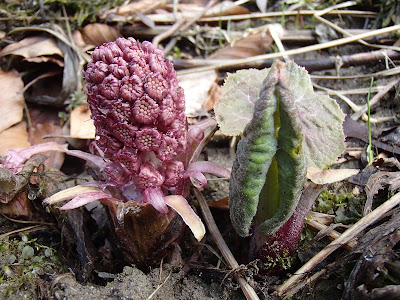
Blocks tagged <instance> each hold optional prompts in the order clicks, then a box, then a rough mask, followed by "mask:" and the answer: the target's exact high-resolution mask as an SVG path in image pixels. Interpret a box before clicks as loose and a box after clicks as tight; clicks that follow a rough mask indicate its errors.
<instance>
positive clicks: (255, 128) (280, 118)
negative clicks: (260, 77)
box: [217, 61, 344, 236]
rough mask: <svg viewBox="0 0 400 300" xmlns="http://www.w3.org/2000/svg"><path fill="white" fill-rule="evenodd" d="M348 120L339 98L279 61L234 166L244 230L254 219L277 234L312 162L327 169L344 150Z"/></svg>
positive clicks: (235, 202)
mask: <svg viewBox="0 0 400 300" xmlns="http://www.w3.org/2000/svg"><path fill="white" fill-rule="evenodd" d="M239 88H240V87H239ZM217 118H218V117H217ZM343 119H344V115H343V113H342V112H341V111H340V109H339V107H338V105H337V103H336V102H335V101H334V100H332V99H331V98H329V97H327V96H320V95H316V94H315V93H314V92H313V89H312V85H311V81H310V79H309V76H308V74H307V72H306V71H305V70H304V69H303V68H300V67H298V66H296V65H295V64H294V63H288V64H284V63H282V62H280V61H277V62H275V63H274V65H273V66H272V67H271V69H270V72H269V73H268V76H267V78H266V79H265V81H264V83H263V85H262V89H261V93H260V97H259V100H258V101H257V102H256V104H255V110H254V114H253V118H252V120H251V121H250V122H249V123H248V124H247V126H246V128H245V129H244V132H243V137H242V140H241V141H240V143H239V144H238V149H237V155H236V160H235V162H234V164H233V168H232V175H231V184H230V195H229V198H230V199H229V201H230V212H231V220H232V224H233V226H234V228H235V230H236V231H237V232H238V234H239V235H241V236H247V235H249V233H250V228H251V226H252V222H253V221H254V225H255V226H257V227H258V229H259V231H260V232H262V233H263V234H274V233H275V232H276V231H277V230H278V229H279V228H280V227H281V226H282V225H283V224H284V223H285V222H286V221H287V220H288V219H289V218H290V216H291V215H292V214H293V212H294V210H295V208H296V206H297V203H298V200H299V198H300V196H301V192H302V188H303V185H304V182H305V180H306V170H307V167H308V166H317V167H320V168H325V167H326V166H327V165H329V164H330V163H332V162H334V161H335V160H336V158H337V156H339V155H340V154H341V152H342V151H343V149H344V135H343V132H342V127H341V126H342V122H343ZM253 219H254V220H253Z"/></svg>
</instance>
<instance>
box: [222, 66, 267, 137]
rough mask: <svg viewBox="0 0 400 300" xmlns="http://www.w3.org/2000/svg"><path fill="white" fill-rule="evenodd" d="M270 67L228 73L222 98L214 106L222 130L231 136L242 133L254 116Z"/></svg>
mask: <svg viewBox="0 0 400 300" xmlns="http://www.w3.org/2000/svg"><path fill="white" fill-rule="evenodd" d="M268 72H269V69H263V70H257V69H249V70H239V71H237V72H236V73H234V74H230V73H229V74H228V77H227V79H226V80H225V83H224V86H223V90H222V95H221V98H220V99H219V100H218V102H217V103H216V104H215V106H214V111H215V114H216V116H217V121H218V124H219V126H220V129H221V131H222V132H223V133H224V134H226V135H229V136H235V135H240V134H241V133H242V132H243V130H244V128H245V126H246V125H247V124H248V123H249V122H250V120H251V119H252V117H253V112H254V105H255V103H256V101H257V100H258V98H259V94H260V90H261V86H262V83H263V81H264V79H265V77H267V75H268Z"/></svg>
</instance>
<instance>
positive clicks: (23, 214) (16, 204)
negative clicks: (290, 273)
mask: <svg viewBox="0 0 400 300" xmlns="http://www.w3.org/2000/svg"><path fill="white" fill-rule="evenodd" d="M31 211H32V209H31V201H30V200H29V199H28V197H27V195H26V192H25V191H22V192H20V193H18V194H17V195H16V196H15V197H14V198H13V199H12V200H11V201H10V202H8V203H0V213H2V214H3V215H6V216H8V217H18V218H28V217H29V216H30V214H31Z"/></svg>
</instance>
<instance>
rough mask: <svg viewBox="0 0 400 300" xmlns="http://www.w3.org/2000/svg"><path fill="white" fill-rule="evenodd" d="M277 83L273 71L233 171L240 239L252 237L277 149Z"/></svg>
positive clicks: (232, 214) (232, 188) (234, 211)
mask: <svg viewBox="0 0 400 300" xmlns="http://www.w3.org/2000/svg"><path fill="white" fill-rule="evenodd" d="M277 80H278V79H277V77H276V74H274V73H273V72H272V71H271V72H270V75H268V77H267V79H266V80H265V84H264V88H263V90H262V91H261V93H260V99H259V100H258V101H257V102H256V105H255V111H254V115H253V119H252V120H251V121H250V123H249V124H248V125H247V126H246V128H245V129H244V132H243V138H242V139H241V141H240V142H239V144H238V148H237V152H236V159H235V162H234V164H233V167H232V173H231V181H230V191H229V207H230V217H231V222H232V225H233V227H234V228H235V230H236V232H237V233H238V234H239V235H241V236H247V235H249V233H250V227H251V224H252V221H253V218H254V216H255V214H256V212H257V206H258V201H259V195H260V192H261V190H262V187H263V186H264V184H265V178H266V174H267V172H268V169H269V166H270V164H271V162H272V159H273V157H274V155H275V152H276V148H277V140H276V138H275V127H274V118H273V115H274V113H275V111H276V108H277V98H276V96H275V94H274V90H275V85H276V82H277ZM255 174H256V175H257V176H254V175H255Z"/></svg>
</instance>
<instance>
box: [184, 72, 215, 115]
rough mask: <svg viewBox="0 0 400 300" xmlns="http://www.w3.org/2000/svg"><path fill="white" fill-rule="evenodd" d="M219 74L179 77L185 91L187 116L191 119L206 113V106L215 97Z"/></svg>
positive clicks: (204, 73)
mask: <svg viewBox="0 0 400 300" xmlns="http://www.w3.org/2000/svg"><path fill="white" fill-rule="evenodd" d="M217 79H218V73H217V72H216V71H215V70H212V71H204V72H197V73H192V74H185V75H181V76H179V77H178V81H179V85H180V86H181V87H182V88H183V89H184V91H185V99H186V110H185V112H186V115H187V116H190V117H195V116H198V115H199V114H203V113H204V111H203V110H204V106H205V104H206V103H207V102H209V101H210V98H212V97H213V95H214V93H213V91H215V90H216V89H215V84H216V82H217Z"/></svg>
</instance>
